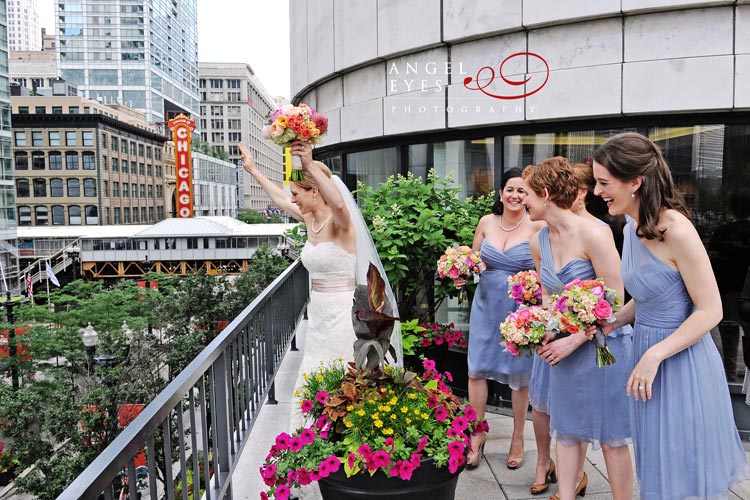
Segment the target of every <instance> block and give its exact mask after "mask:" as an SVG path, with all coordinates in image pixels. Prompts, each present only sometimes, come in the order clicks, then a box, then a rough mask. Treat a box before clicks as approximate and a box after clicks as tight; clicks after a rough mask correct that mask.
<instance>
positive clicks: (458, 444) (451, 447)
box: [447, 441, 466, 455]
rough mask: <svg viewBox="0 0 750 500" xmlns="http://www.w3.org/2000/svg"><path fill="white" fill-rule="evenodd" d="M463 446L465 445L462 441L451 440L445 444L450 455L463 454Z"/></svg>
mask: <svg viewBox="0 0 750 500" xmlns="http://www.w3.org/2000/svg"><path fill="white" fill-rule="evenodd" d="M465 448H466V445H465V444H464V443H463V441H451V442H450V443H448V446H447V449H448V453H449V454H450V455H458V454H463V453H464V449H465Z"/></svg>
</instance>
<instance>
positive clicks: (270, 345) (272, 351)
mask: <svg viewBox="0 0 750 500" xmlns="http://www.w3.org/2000/svg"><path fill="white" fill-rule="evenodd" d="M263 330H264V331H263V334H264V336H265V338H266V374H268V376H269V377H273V374H274V371H275V370H274V365H275V364H276V363H275V359H276V346H275V345H274V344H275V340H276V339H275V335H274V331H273V314H272V313H271V304H268V303H267V304H266V305H265V306H263ZM266 404H269V405H275V404H279V402H278V401H276V382H275V381H274V380H273V379H272V380H271V385H270V386H269V387H268V399H267V400H266Z"/></svg>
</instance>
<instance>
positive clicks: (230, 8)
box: [37, 0, 291, 98]
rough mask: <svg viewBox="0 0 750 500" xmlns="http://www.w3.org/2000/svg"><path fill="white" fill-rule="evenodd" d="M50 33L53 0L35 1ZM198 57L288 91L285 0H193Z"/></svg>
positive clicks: (271, 88) (273, 88)
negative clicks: (238, 66)
mask: <svg viewBox="0 0 750 500" xmlns="http://www.w3.org/2000/svg"><path fill="white" fill-rule="evenodd" d="M37 2H38V5H39V14H40V21H41V25H42V27H44V28H47V32H48V33H52V32H54V27H55V26H54V24H55V21H54V17H55V10H54V3H53V2H54V0H37ZM198 60H199V61H205V62H241V63H248V64H250V66H251V67H252V68H253V71H255V75H256V76H257V77H258V78H259V79H260V81H261V82H262V83H263V86H264V87H266V89H267V90H268V91H269V92H270V93H271V95H281V96H284V97H288V98H291V96H290V95H289V2H288V0H270V1H268V0H198Z"/></svg>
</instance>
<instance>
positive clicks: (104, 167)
mask: <svg viewBox="0 0 750 500" xmlns="http://www.w3.org/2000/svg"><path fill="white" fill-rule="evenodd" d="M108 166H109V160H108V158H107V157H106V156H102V170H107V167H108Z"/></svg>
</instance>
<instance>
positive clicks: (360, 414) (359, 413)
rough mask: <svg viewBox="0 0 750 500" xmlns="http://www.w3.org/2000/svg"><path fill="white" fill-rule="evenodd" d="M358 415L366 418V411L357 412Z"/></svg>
mask: <svg viewBox="0 0 750 500" xmlns="http://www.w3.org/2000/svg"><path fill="white" fill-rule="evenodd" d="M357 415H359V416H360V417H364V416H365V410H359V411H358V412H357Z"/></svg>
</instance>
